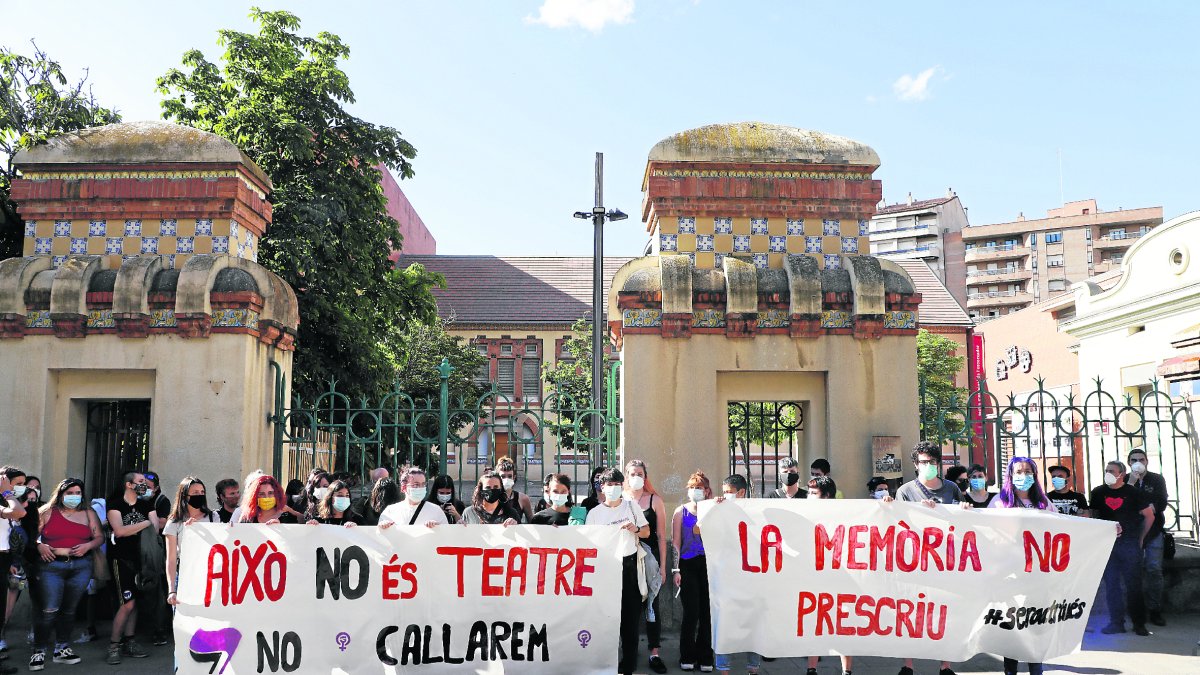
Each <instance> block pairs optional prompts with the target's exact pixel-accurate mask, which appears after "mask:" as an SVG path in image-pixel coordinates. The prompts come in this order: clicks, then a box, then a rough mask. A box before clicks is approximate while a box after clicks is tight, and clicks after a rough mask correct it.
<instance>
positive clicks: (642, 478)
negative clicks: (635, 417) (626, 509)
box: [625, 459, 667, 673]
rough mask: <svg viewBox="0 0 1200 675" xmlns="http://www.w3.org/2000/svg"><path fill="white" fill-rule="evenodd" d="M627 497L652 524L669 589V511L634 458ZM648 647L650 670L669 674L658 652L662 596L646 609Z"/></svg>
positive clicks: (652, 541) (651, 542) (653, 545)
mask: <svg viewBox="0 0 1200 675" xmlns="http://www.w3.org/2000/svg"><path fill="white" fill-rule="evenodd" d="M625 497H626V499H628V500H629V501H630V503H632V504H634V505H636V506H637V507H638V508H639V509H641V510H642V513H643V514H644V515H645V516H646V522H647V523H649V524H650V536H649V537H646V546H648V547H649V548H650V553H651V555H653V556H654V560H655V561H657V562H658V570H659V574H660V576H661V577H662V583H663V585H664V586H665V585H666V584H667V566H666V565H664V564H663V562H664V561H665V560H666V559H667V512H666V509H664V508H663V502H662V496H661V495H659V494H658V492H656V491H655V490H654V486H653V485H651V484H650V476H649V475H648V474H647V473H646V463H645V462H643V461H642V460H640V459H632V460H630V461H629V463H628V464H626V465H625ZM655 497H658V499H655ZM646 645H647V646H648V647H649V648H650V663H649V665H650V669H651V670H653V671H654V672H656V673H665V672H667V665H666V664H665V663H663V660H662V657H661V656H659V653H658V652H659V648H660V647H661V646H662V628H661V627H660V626H659V623H658V596H655V597H654V600H653V601H652V602H651V603H650V605H649V606H648V607H646Z"/></svg>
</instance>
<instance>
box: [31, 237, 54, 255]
mask: <svg viewBox="0 0 1200 675" xmlns="http://www.w3.org/2000/svg"><path fill="white" fill-rule="evenodd" d="M52 245H53V241H52V240H51V238H50V237H37V238H36V239H34V240H33V254H34V255H50V247H51V246H52Z"/></svg>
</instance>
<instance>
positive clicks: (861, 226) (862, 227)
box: [858, 220, 871, 237]
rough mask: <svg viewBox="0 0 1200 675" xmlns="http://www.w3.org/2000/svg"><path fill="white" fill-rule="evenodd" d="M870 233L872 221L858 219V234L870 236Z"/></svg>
mask: <svg viewBox="0 0 1200 675" xmlns="http://www.w3.org/2000/svg"><path fill="white" fill-rule="evenodd" d="M870 235H871V221H869V220H860V221H858V236H860V237H868V236H870Z"/></svg>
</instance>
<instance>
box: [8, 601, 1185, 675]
mask: <svg viewBox="0 0 1200 675" xmlns="http://www.w3.org/2000/svg"><path fill="white" fill-rule="evenodd" d="M21 616H22V613H20V612H18V613H17V615H16V618H15V620H14V622H13V624H12V625H10V626H9V627H8V630H7V631H6V632H7V635H8V637H9V655H10V658H9V660H8V661H6V662H5V663H7V664H11V665H13V666H16V667H18V668H20V669H21V671H22V672H28V671H27V670H26V664H27V663H28V660H29V650H28V648H27V647H26V645H25V637H24V636H25V631H26V630H27V625H26V623H25V622H24V621H21V619H20V617H21ZM25 616H27V615H25ZM1167 619H1168V621H1169V622H1170V624H1171V625H1169V626H1166V627H1153V626H1152V628H1154V632H1153V634H1152V635H1151V636H1150V637H1138V636H1136V635H1134V634H1133V633H1126V634H1124V635H1103V634H1101V633H1100V631H1099V627H1100V625H1101V622H1100V621H1098V620H1097V618H1096V617H1093V618H1092V621H1091V622H1090V623H1089V632H1088V633H1086V634H1085V636H1084V640H1083V651H1081V652H1080V653H1078V654H1073V655H1071V656H1068V657H1066V658H1062V659H1056V660H1055V661H1054V662H1053V663H1047V664H1046V672H1047V673H1079V674H1093V675H1197V674H1200V647H1198V646H1197V644H1196V641H1197V640H1198V639H1200V614H1183V615H1180V614H1174V615H1170V616H1168V617H1167ZM14 638H15V639H14ZM143 644H144V646H145V647H146V649H147V650H148V651H149V652H150V657H149V658H145V659H131V658H126V659H125V660H124V662H123V663H122V664H121V665H119V666H109V665H106V664H105V663H104V656H105V650H106V648H107V645H108V641H107V638H102V639H101V640H100V641H97V642H92V643H88V644H81V645H74V646H75V651H76V652H77V653H78V654H79V655H80V656H81V657H82V658H83V662H82V663H80V664H79V665H77V666H64V665H59V664H55V663H47V664H46V670H45V671H43V672H45V673H55V672H61V673H64V674H70V675H85V674H86V675H92V674H93V673H113V674H114V675H117V674H120V675H125V674H126V673H128V674H130V675H140V674H143V673H145V674H150V673H154V674H156V675H165V674H169V673H171V672H172V671H173V667H172V664H173V652H172V649H173V647H172V646H170V645H168V646H165V647H155V646H152V645H150V644H149V642H148V641H147V642H144V643H143ZM645 647H646V645H645V643H644V642H643V644H642V649H641V651H640V654H641V657H642V662H643V664H644V663H645V659H646V657H647V656H648V654H649V652H648V651H646V648H645ZM678 649H679V645H678V641H677V640H675V639H669V640H667V641H665V643H664V644H663V650H662V654H663V659H664V660H665V661H666V663H667V666H668V667H669V669H670V670H669V672H671V673H679V672H680V670H679V668H678V664H679V656H678V654H679V651H678ZM734 665H735V667H734V670H733V671H732V672H734V673H745V672H746V669H745V660H744V658H743V657H738V658H737V659H735V661H734ZM937 665H938V664H937V663H935V662H932V661H918V662H917V664H916V672H917V675H937V671H938V668H937ZM899 669H900V660H899V659H894V658H882V657H877V656H863V657H859V658H857V659H855V660H854V675H896V672H897V671H898V670H899ZM804 670H805V662H804V660H803V659H780V660H778V661H774V662H771V663H764V664H763V667H762V670H760V671H759V672H760V673H762V674H763V675H781V674H784V673H787V674H789V675H790V674H793V673H795V674H799V675H803V674H804ZM817 670H818V672H819V673H820V674H821V675H841V673H840V671H839V670H838V661H837V658H836V657H826V658H823V659H821V664H820V666H818V668H817ZM954 670H955V672H957V673H987V674H995V675H1001V673H1002V672H1003V671H1002V670H1001V664H1000V659H999V658H996V657H993V656H988V655H979V656H976V657H975V658H973V659H971V660H970V661H967V662H966V663H958V664H955V665H954ZM367 672H380V669H379V668H372V669H368V671H367ZM512 672H514V673H519V672H520V671H519V670H512ZM638 672H639V673H650V672H651V671H650V670H649V669H646V670H642V671H638ZM1021 672H1022V673H1024V672H1026V669H1025V666H1024V664H1022V666H1021ZM563 675H570V674H569V673H564V674H563Z"/></svg>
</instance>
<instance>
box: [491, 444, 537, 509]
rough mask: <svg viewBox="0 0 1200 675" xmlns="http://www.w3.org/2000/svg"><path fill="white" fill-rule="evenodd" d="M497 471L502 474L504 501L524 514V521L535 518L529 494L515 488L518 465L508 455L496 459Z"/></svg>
mask: <svg viewBox="0 0 1200 675" xmlns="http://www.w3.org/2000/svg"><path fill="white" fill-rule="evenodd" d="M495 471H496V473H498V474H500V482H501V484H502V485H503V486H504V502H505V503H506V504H508V505H509V506H511V507H513V508H514V509H516V510H518V511H520V512H521V513H522V514H524V516H525V518H524V520H522V521H520V522H523V523H527V522H529V521H530V520H531V519H532V518H533V504H532V503H530V501H529V496H528V495H523V494H521V493H520V492H519V491H517V490H516V489H515V487H516V485H517V465H516V464H514V463H513V461H512V460H511V459H509V458H508V457H500V458H499V459H497V460H496V469H495Z"/></svg>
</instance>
